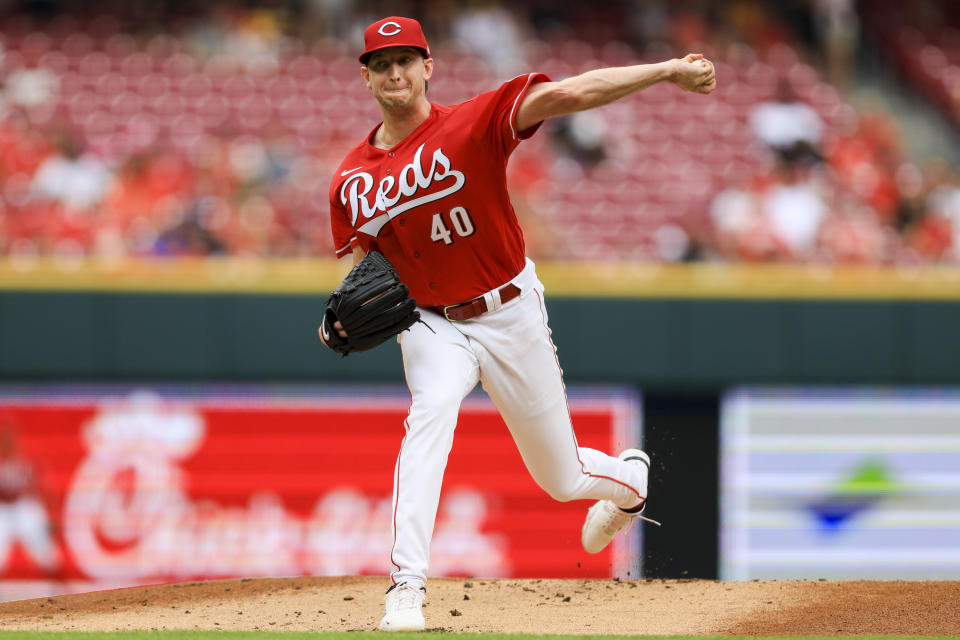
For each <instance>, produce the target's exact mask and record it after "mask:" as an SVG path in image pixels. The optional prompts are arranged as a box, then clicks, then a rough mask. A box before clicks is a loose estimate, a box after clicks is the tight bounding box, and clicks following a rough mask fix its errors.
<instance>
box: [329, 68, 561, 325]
mask: <svg viewBox="0 0 960 640" xmlns="http://www.w3.org/2000/svg"><path fill="white" fill-rule="evenodd" d="M547 80H549V78H548V77H547V76H546V75H544V74H542V73H531V74H527V75H522V76H518V77H516V78H514V79H513V80H510V81H509V82H506V83H504V84H503V85H502V86H501V87H500V88H499V89H497V90H495V91H490V92H487V93H482V94H480V95H479V96H477V97H475V98H473V99H471V100H467V101H466V102H462V103H460V104H457V105H453V106H448V107H445V106H440V105H436V104H433V103H431V109H430V115H429V116H428V117H427V119H426V120H425V121H424V122H423V123H422V124H421V125H420V126H419V127H417V128H416V129H415V130H414V131H413V133H411V134H410V135H409V136H407V137H406V138H404V139H403V140H402V141H401V142H400V143H398V144H397V145H395V146H394V147H393V148H392V149H387V150H384V149H378V148H377V147H375V146H374V145H373V140H374V135H375V134H376V132H377V129H378V128H379V127H380V125H377V127H375V128H374V129H373V131H371V132H370V134H369V135H368V136H367V137H366V138H365V139H364V141H363V142H361V143H360V144H359V145H357V146H356V147H354V148H353V149H352V150H351V151H350V153H349V154H347V157H346V158H345V159H344V161H343V163H341V165H340V166H339V167H338V168H337V171H336V173H334V176H333V181H332V184H331V185H330V224H331V226H332V228H333V240H334V246H335V247H336V254H337V256H338V257H343V256H345V255H347V254H349V253H351V252H352V249H353V247H354V246H357V245H359V246H360V247H361V248H362V249H363V250H364V251H373V250H376V251H379V252H381V253H382V254H383V255H384V256H386V257H387V259H389V260H390V262H392V263H393V266H394V267H395V268H396V269H397V272H398V273H399V274H400V278H401V279H402V280H403V281H404V282H405V283H406V285H407V286H408V287H409V288H410V295H411V296H412V297H413V298H414V299H416V301H417V304H419V305H421V306H427V307H430V306H437V305H447V304H457V303H460V302H464V301H466V300H470V299H472V298H476V297H477V296H480V295H483V294H484V293H486V292H487V291H490V290H491V289H494V288H496V287H499V286H500V285H502V284H504V283H506V282H509V281H510V280H511V279H513V277H514V276H516V275H517V274H518V273H520V271H521V270H522V269H523V267H524V264H525V260H526V255H525V252H524V244H523V232H522V231H521V230H520V225H519V224H518V222H517V216H516V214H515V213H514V211H513V206H512V205H511V204H510V196H509V194H508V193H507V159H508V158H509V157H510V154H511V153H513V150H514V149H516V148H517V145H518V144H520V141H521V140H524V139H526V138H529V137H530V136H531V135H533V133H534V132H535V131H536V130H537V128H539V126H540V124H539V123H538V124H536V125H534V126H532V127H530V128H529V129H526V130H525V131H517V130H516V113H517V108H518V106H519V104H520V101H521V100H522V99H523V96H524V94H525V93H526V91H527V89H528V88H529V87H530V85H532V84H534V83H537V82H544V81H547ZM381 124H382V123H381Z"/></svg>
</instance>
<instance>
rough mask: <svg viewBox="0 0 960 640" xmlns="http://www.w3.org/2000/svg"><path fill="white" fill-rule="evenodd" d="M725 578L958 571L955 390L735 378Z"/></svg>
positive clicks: (725, 502) (959, 396)
mask: <svg viewBox="0 0 960 640" xmlns="http://www.w3.org/2000/svg"><path fill="white" fill-rule="evenodd" d="M721 413H722V416H721V434H720V439H721V445H720V449H721V453H720V455H721V461H720V467H721V477H720V483H721V488H720V494H721V495H720V577H721V578H722V579H724V580H752V579H787V578H807V579H816V578H828V579H861V578H862V579H899V580H910V579H918V580H919V579H924V580H945V579H957V578H958V577H960V390H943V389H937V390H920V391H918V390H909V391H908V390H899V389H864V388H849V389H815V390H814V389H754V388H746V389H738V390H734V391H732V392H730V393H728V394H727V395H726V396H725V397H724V400H723V405H722V411H721Z"/></svg>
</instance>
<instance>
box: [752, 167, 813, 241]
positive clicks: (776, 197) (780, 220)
mask: <svg viewBox="0 0 960 640" xmlns="http://www.w3.org/2000/svg"><path fill="white" fill-rule="evenodd" d="M777 178H778V179H777V180H776V181H775V182H774V183H773V184H772V185H771V186H770V187H769V188H768V189H767V190H766V193H764V195H763V198H762V201H761V208H762V210H763V215H764V217H765V218H766V219H767V221H768V222H769V223H770V226H771V229H772V230H773V233H774V234H775V235H776V237H777V239H778V240H779V241H780V242H781V243H783V245H784V246H785V247H786V249H787V250H788V251H789V256H788V257H790V258H792V259H798V260H805V259H809V258H812V257H813V250H814V247H815V246H816V242H817V237H818V234H819V231H820V225H821V224H822V223H823V221H824V218H825V217H826V215H827V204H826V202H825V201H824V199H823V195H822V194H821V188H820V187H821V185H820V184H819V183H818V181H816V180H815V179H814V174H813V172H812V171H810V170H809V169H808V168H806V167H800V166H796V165H793V166H791V165H783V166H781V167H780V169H779V171H778V174H777Z"/></svg>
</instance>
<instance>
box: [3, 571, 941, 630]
mask: <svg viewBox="0 0 960 640" xmlns="http://www.w3.org/2000/svg"><path fill="white" fill-rule="evenodd" d="M384 588H385V581H384V579H382V578H368V577H362V578H356V577H350V578H277V579H257V580H223V581H217V582H191V583H184V584H174V585H162V586H154V587H138V588H132V589H121V590H117V591H100V592H95V593H87V594H81V595H72V596H59V597H55V598H40V599H36V600H21V601H18V602H7V603H2V604H0V629H25V630H40V631H53V630H56V631H64V630H74V631H115V630H129V629H233V630H256V629H271V630H285V631H351V630H363V631H366V630H373V629H376V625H377V622H378V621H379V617H380V614H381V607H382V604H383V592H384ZM424 613H425V615H426V617H427V626H428V627H429V628H432V629H436V630H442V631H470V632H506V633H540V634H545V633H546V634H640V633H642V634H658V635H659V634H703V635H714V634H744V635H770V634H794V635H802V634H806V635H837V634H871V635H879V634H902V635H907V634H909V635H922V634H931V635H932V634H942V635H947V634H958V633H960V582H866V581H856V582H807V581H799V582H769V581H767V582H746V583H733V582H713V581H705V580H680V581H676V580H624V581H614V580H476V579H470V580H466V579H434V580H431V581H430V584H429V590H428V597H427V603H426V608H425V609H424Z"/></svg>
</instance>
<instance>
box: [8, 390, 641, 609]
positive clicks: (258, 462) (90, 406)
mask: <svg viewBox="0 0 960 640" xmlns="http://www.w3.org/2000/svg"><path fill="white" fill-rule="evenodd" d="M351 389H353V390H351V391H349V392H344V391H343V390H342V389H340V390H339V392H338V390H335V389H334V390H331V389H330V388H310V389H305V388H300V389H295V388H292V387H229V388H215V387H212V386H207V387H195V388H179V389H176V388H170V387H166V388H157V387H153V388H149V389H146V388H144V389H129V388H128V389H117V388H110V387H104V386H98V387H85V388H82V389H81V388H71V389H64V388H53V387H37V386H28V387H24V386H20V387H7V388H6V389H2V390H0V394H2V395H0V434H2V436H0V437H2V440H3V441H4V442H5V444H4V452H3V453H2V454H0V455H2V456H3V457H2V460H0V577H2V580H3V582H2V586H0V590H2V592H0V598H7V599H10V598H11V597H12V595H11V590H12V589H14V588H15V586H16V584H17V581H28V582H36V583H56V584H55V585H53V584H47V586H46V587H44V588H46V589H52V590H58V591H59V592H65V591H69V590H74V591H75V590H89V589H90V588H96V587H103V586H119V585H132V584H144V583H156V582H173V581H181V580H194V579H207V578H223V577H233V576H296V575H358V574H374V575H386V574H387V573H388V571H389V570H390V564H389V555H390V546H391V543H392V537H391V534H390V517H391V513H392V501H391V495H392V480H393V470H394V463H395V461H396V456H397V452H398V450H399V446H400V442H401V439H402V437H403V433H404V431H403V421H404V418H405V417H406V411H407V408H408V405H409V395H408V394H407V393H406V392H405V390H402V389H396V388H390V389H388V390H386V391H384V390H382V389H379V390H378V389H372V388H366V389H364V390H363V391H362V392H357V391H356V390H355V388H351ZM570 407H571V414H572V416H573V423H574V425H575V428H576V436H577V440H578V441H579V443H580V445H581V446H588V447H594V448H598V449H601V450H603V451H607V452H615V451H618V450H619V449H621V448H624V447H626V446H629V445H630V444H634V443H637V442H639V435H640V434H639V415H640V414H639V410H638V401H637V399H636V398H635V397H631V396H629V395H626V394H624V393H616V392H611V391H609V390H607V391H596V390H594V391H592V392H583V393H579V394H578V393H575V392H574V393H572V394H571V398H570ZM588 506H589V503H587V502H584V501H578V502H571V503H558V502H555V501H554V500H552V499H551V498H550V497H549V496H547V494H546V493H544V492H543V491H542V490H541V489H540V488H539V487H538V486H537V485H536V484H535V483H534V481H533V480H532V479H531V478H530V476H529V475H528V474H527V472H526V469H525V468H524V466H523V462H522V460H521V458H520V455H519V453H518V452H517V450H516V447H515V446H514V444H513V441H512V439H511V438H510V434H509V431H508V430H507V428H506V426H505V425H504V424H503V422H502V420H501V418H500V416H499V414H498V413H497V412H496V410H495V409H494V407H493V406H492V404H491V403H490V402H489V401H488V400H486V399H485V398H482V397H480V396H477V397H474V396H471V397H470V398H468V399H467V400H466V401H465V402H464V404H463V409H462V411H461V414H460V421H459V423H458V425H457V429H456V437H455V440H454V446H453V452H452V453H451V455H450V458H449V462H448V467H447V471H446V474H445V478H444V490H443V494H442V498H441V503H440V508H439V512H438V516H437V523H436V528H435V533H434V537H433V544H432V548H431V567H430V575H433V576H444V575H461V576H477V577H561V576H562V577H584V578H587V577H610V576H614V575H622V576H626V575H628V573H629V574H630V575H634V576H636V575H638V572H639V569H640V567H639V561H640V553H639V551H638V550H639V540H638V538H637V537H636V536H635V535H631V536H620V537H618V540H617V542H616V544H614V545H611V547H610V548H608V549H607V550H605V551H604V552H602V553H600V554H597V555H590V554H586V553H585V552H584V551H583V550H582V549H581V547H580V541H579V540H580V526H581V524H582V522H583V517H584V515H585V513H586V509H587V507H588ZM638 529H639V528H638ZM23 584H26V583H23ZM90 585H96V587H91V586H90Z"/></svg>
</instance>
